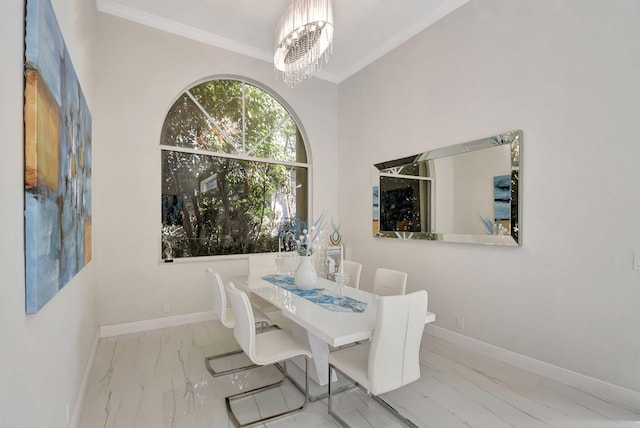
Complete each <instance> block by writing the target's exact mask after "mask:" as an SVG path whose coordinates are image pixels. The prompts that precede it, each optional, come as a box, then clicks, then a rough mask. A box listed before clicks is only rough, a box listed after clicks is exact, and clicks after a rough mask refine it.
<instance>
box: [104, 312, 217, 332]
mask: <svg viewBox="0 0 640 428" xmlns="http://www.w3.org/2000/svg"><path fill="white" fill-rule="evenodd" d="M215 318H216V316H215V314H214V313H213V311H211V312H197V313H194V314H186V315H177V316H174V317H166V318H156V319H152V320H144V321H135V322H127V323H122V324H113V325H104V326H102V327H100V337H111V336H119V335H121V334H129V333H139V332H142V331H149V330H155V329H158V328H167V327H176V326H179V325H184V324H192V323H197V322H202V321H209V320H212V319H215Z"/></svg>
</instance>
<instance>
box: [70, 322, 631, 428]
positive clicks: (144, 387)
mask: <svg viewBox="0 0 640 428" xmlns="http://www.w3.org/2000/svg"><path fill="white" fill-rule="evenodd" d="M235 348H237V345H236V344H235V341H234V339H233V332H232V331H231V330H229V329H226V328H225V327H224V326H222V325H221V324H220V323H219V322H218V321H208V322H203V323H197V324H189V325H184V326H179V327H172V328H166V329H159V330H154V331H149V332H144V333H136V334H129V335H123V336H118V337H110V338H103V339H101V340H100V342H99V344H98V350H97V354H96V360H95V363H94V368H93V371H92V374H91V379H90V381H89V385H88V387H87V393H86V397H85V401H84V407H83V410H82V413H81V416H80V421H79V427H80V428H97V427H101V428H102V427H104V428H116V427H122V428H179V427H184V428H196V427H198V428H199V427H209V428H210V427H216V428H217V427H228V428H231V427H232V426H233V424H232V423H231V422H230V421H229V419H228V417H227V411H226V407H225V401H224V397H225V396H227V395H231V394H233V393H236V392H239V391H242V390H246V389H248V388H253V387H258V386H261V385H264V384H266V383H269V382H272V381H275V380H277V379H279V378H280V376H281V373H280V372H279V371H278V370H277V369H276V368H274V367H263V368H258V369H254V370H250V371H243V372H239V373H236V374H232V375H227V376H223V377H219V378H215V379H214V378H213V377H211V375H210V374H209V373H208V372H207V370H206V369H205V367H204V357H205V356H208V355H213V354H218V353H222V352H226V351H229V350H232V349H235ZM246 361H247V360H246V357H245V356H243V355H242V354H240V355H238V356H236V357H234V358H225V359H224V360H222V361H219V363H217V365H216V368H218V369H223V368H224V367H226V366H229V367H231V366H235V365H240V364H244V363H245V362H246ZM420 361H421V365H422V367H421V373H422V377H421V379H420V380H419V381H417V382H414V383H412V384H410V385H408V386H406V387H403V388H400V389H398V390H396V391H394V392H391V393H388V394H385V395H384V398H385V400H386V401H387V402H389V403H390V404H392V405H393V406H394V407H395V408H396V409H398V410H399V411H400V412H401V413H403V414H404V415H405V416H407V417H408V418H409V419H411V420H412V421H413V422H414V423H415V424H416V425H418V426H419V427H432V428H458V427H461V428H462V427H465V428H468V427H474V428H475V427H478V428H502V427H517V428H521V427H522V428H528V427H531V428H537V427H567V428H579V427H580V428H582V427H586V428H608V427H611V428H613V427H615V428H624V427H634V428H640V410H632V409H626V408H624V407H621V406H617V405H615V404H614V403H610V402H608V401H605V400H601V399H598V398H595V397H593V396H591V395H589V394H587V393H584V392H582V391H580V390H577V389H575V388H572V387H569V386H566V385H563V384H561V383H558V382H555V381H553V380H550V379H546V378H542V377H540V376H537V375H533V374H531V373H528V372H525V371H522V370H519V369H516V368H513V367H511V366H508V365H506V364H504V363H501V362H499V361H496V360H492V359H490V358H487V357H484V356H481V355H478V354H475V353H473V352H470V351H468V350H464V349H462V348H460V347H459V346H457V345H454V344H451V343H448V342H446V341H444V340H442V339H439V338H436V337H433V336H430V335H427V334H425V336H424V339H423V341H422V348H421V354H420ZM301 399H302V397H301V395H300V394H299V393H298V391H297V390H295V389H294V388H293V387H292V386H291V385H290V384H289V383H285V384H283V386H282V387H280V388H277V389H274V390H270V391H268V392H265V393H262V394H260V395H259V396H257V397H255V398H253V397H252V398H246V399H243V400H240V401H238V402H237V403H235V404H234V409H235V410H236V411H237V413H238V414H239V415H242V418H241V421H243V422H244V421H245V420H246V419H244V418H251V417H253V416H255V415H266V414H272V412H276V411H279V410H282V409H283V408H292V407H294V406H297V405H299V403H300V401H301ZM334 406H335V409H336V411H338V412H339V413H340V415H342V416H343V418H345V419H346V420H347V421H349V423H350V424H351V425H352V426H354V427H356V428H358V427H363V428H365V427H366V428H370V427H384V428H386V427H395V426H402V425H401V424H399V423H398V422H397V421H396V419H394V418H392V417H391V416H389V414H388V413H387V412H386V411H385V410H383V409H382V408H381V406H380V405H379V404H377V403H376V402H374V401H373V400H371V399H369V398H368V397H367V396H366V395H365V394H364V393H362V392H361V391H360V390H359V389H357V388H355V389H352V390H349V391H347V392H343V393H341V394H339V395H338V396H336V397H335V399H334ZM337 426H338V424H337V423H336V422H335V421H334V420H333V418H331V417H330V416H329V415H328V414H327V400H326V399H324V400H318V401H316V402H313V403H310V404H309V405H308V406H307V408H306V409H305V410H304V411H303V412H302V413H298V414H296V415H294V416H290V417H287V418H284V419H281V420H278V421H274V422H272V423H269V424H267V427H268V428H276V427H282V428H284V427H305V428H320V427H337Z"/></svg>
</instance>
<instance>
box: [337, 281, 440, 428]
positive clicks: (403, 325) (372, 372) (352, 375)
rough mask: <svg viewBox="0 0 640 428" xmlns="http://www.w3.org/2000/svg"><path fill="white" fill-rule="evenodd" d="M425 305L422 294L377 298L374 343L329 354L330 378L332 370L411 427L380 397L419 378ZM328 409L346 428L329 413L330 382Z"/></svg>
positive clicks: (422, 291)
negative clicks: (350, 381) (354, 384)
mask: <svg viewBox="0 0 640 428" xmlns="http://www.w3.org/2000/svg"><path fill="white" fill-rule="evenodd" d="M427 304H428V295H427V292H426V291H425V290H420V291H416V292H415V293H411V294H406V295H401V296H383V297H380V298H379V299H378V310H377V316H376V324H375V327H374V330H373V340H372V341H371V342H366V343H362V344H359V345H356V346H351V347H347V348H343V349H339V350H337V351H335V352H332V353H330V354H329V376H330V377H331V375H332V371H333V370H336V371H337V372H338V373H341V374H342V375H343V376H345V377H347V378H348V379H350V380H352V381H353V382H354V383H356V384H357V385H358V386H359V387H360V388H361V389H363V390H364V391H365V392H366V393H368V394H369V395H370V396H371V397H372V398H373V399H374V400H376V401H377V402H379V403H381V404H382V405H383V406H384V407H385V408H386V409H388V410H390V411H391V412H392V414H394V415H395V416H396V417H398V418H399V419H400V420H402V421H404V422H407V423H408V424H409V425H411V426H415V425H412V423H411V421H409V420H407V419H406V418H404V417H403V416H402V415H400V414H399V413H398V412H397V411H396V410H395V409H393V408H392V407H391V406H389V404H387V403H386V402H385V401H384V400H382V399H381V398H380V397H379V395H380V394H383V393H385V392H389V391H393V390H395V389H398V388H400V387H401V386H404V385H407V384H409V383H411V382H413V381H415V380H418V379H419V378H420V363H419V352H420V342H421V340H422V333H423V331H424V324H425V321H426V317H427ZM328 409H329V414H330V415H331V416H332V417H334V418H335V419H336V420H337V421H338V422H340V423H341V424H342V425H343V426H349V425H348V423H347V422H346V421H345V420H344V419H343V418H342V417H340V416H339V415H338V414H337V413H336V412H334V411H333V409H332V391H331V382H329V403H328Z"/></svg>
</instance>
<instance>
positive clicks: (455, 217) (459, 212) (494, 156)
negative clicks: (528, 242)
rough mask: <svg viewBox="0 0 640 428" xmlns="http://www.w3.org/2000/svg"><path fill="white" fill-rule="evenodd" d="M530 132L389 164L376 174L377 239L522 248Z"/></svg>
mask: <svg viewBox="0 0 640 428" xmlns="http://www.w3.org/2000/svg"><path fill="white" fill-rule="evenodd" d="M521 146H522V131H521V130H517V131H511V132H507V133H504V134H499V135H495V136H493V137H488V138H483V139H480V140H476V141H470V142H468V143H462V144H456V145H453V146H448V147H443V148H439V149H435V150H430V151H427V152H424V153H418V154H416V155H412V156H407V157H404V158H400V159H394V160H391V161H387V162H381V163H378V164H376V165H374V172H373V234H374V235H375V236H380V237H389V238H400V239H426V240H434V241H444V242H464V243H475V244H490V245H507V246H518V245H520V232H521V225H520V223H519V214H520V203H521V197H520V189H521V186H520V149H521Z"/></svg>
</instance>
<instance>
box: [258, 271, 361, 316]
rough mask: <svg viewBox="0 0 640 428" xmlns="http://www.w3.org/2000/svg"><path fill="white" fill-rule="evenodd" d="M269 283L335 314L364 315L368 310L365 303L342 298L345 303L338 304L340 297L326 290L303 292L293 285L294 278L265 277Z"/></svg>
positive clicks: (316, 289) (345, 297)
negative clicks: (350, 313)
mask: <svg viewBox="0 0 640 428" xmlns="http://www.w3.org/2000/svg"><path fill="white" fill-rule="evenodd" d="M262 279H264V280H265V281H267V282H270V283H271V284H274V285H277V286H278V287H281V288H284V289H285V290H287V291H290V292H292V293H293V294H295V295H297V296H300V297H303V298H305V299H307V300H309V301H310V302H313V303H315V304H317V305H320V306H322V307H323V308H327V309H329V310H330V311H334V312H356V313H362V312H364V310H365V309H366V308H367V304H366V303H365V302H361V301H360V300H356V299H352V298H351V297H347V296H342V299H343V302H337V301H336V300H337V299H338V296H337V295H336V294H335V293H332V292H330V291H329V290H326V289H324V288H314V289H313V290H301V289H299V288H296V286H295V285H294V284H293V277H291V276H282V275H265V276H263V277H262Z"/></svg>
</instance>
